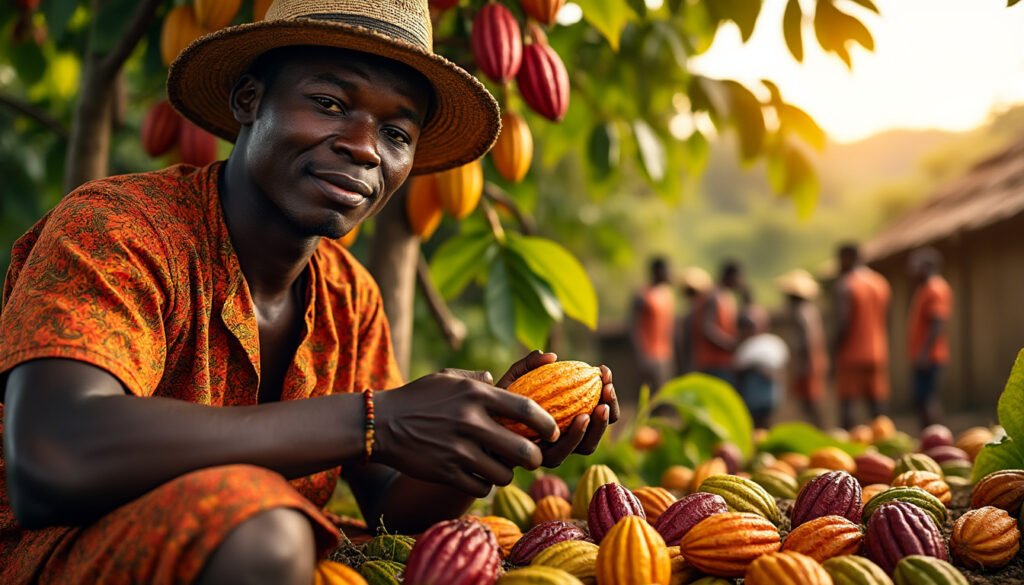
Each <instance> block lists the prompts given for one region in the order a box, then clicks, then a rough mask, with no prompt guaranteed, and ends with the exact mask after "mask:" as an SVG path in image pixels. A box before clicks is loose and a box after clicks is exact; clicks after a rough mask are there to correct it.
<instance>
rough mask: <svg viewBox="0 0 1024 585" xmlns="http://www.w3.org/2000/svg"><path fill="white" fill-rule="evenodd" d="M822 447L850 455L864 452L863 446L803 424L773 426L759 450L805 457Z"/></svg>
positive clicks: (793, 423) (792, 423)
mask: <svg viewBox="0 0 1024 585" xmlns="http://www.w3.org/2000/svg"><path fill="white" fill-rule="evenodd" d="M822 447H838V448H840V449H842V450H843V451H846V452H847V453H849V454H850V455H859V454H860V453H861V452H863V451H864V446H863V445H857V444H855V443H845V442H842V441H837V440H836V439H834V438H832V437H830V436H828V435H826V434H825V433H823V432H821V431H819V430H818V429H817V428H815V427H814V426H812V425H809V424H807V423H802V422H791V423H781V424H777V425H775V426H773V427H772V428H771V430H770V431H768V437H767V438H765V440H764V441H762V442H761V444H760V445H758V448H759V449H761V450H762V451H768V452H770V453H786V452H793V453H803V454H804V455H810V454H811V453H813V452H814V451H817V450H818V449H821V448H822Z"/></svg>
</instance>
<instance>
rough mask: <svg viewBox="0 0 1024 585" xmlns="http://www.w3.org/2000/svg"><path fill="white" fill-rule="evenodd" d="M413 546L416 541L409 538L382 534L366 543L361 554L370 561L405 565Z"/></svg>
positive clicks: (400, 535)
mask: <svg viewBox="0 0 1024 585" xmlns="http://www.w3.org/2000/svg"><path fill="white" fill-rule="evenodd" d="M415 544H416V541H415V540H413V538H412V537H411V536H405V535H402V534H382V535H380V536H377V537H375V538H373V539H372V540H370V542H367V543H366V545H365V546H364V547H363V554H364V555H366V556H368V557H370V558H371V559H378V560H384V561H397V562H399V563H405V562H406V561H408V560H409V553H411V552H412V547H413V545H415Z"/></svg>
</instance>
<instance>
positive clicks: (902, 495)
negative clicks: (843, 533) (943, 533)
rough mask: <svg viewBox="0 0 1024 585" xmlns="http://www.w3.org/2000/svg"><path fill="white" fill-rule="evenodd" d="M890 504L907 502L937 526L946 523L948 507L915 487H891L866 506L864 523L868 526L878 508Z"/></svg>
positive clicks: (940, 526)
mask: <svg viewBox="0 0 1024 585" xmlns="http://www.w3.org/2000/svg"><path fill="white" fill-rule="evenodd" d="M889 502H906V503H908V504H913V505H915V506H917V507H918V508H921V509H922V510H924V511H925V512H927V513H928V515H929V516H931V517H932V519H933V520H935V526H937V527H939V528H942V526H944V525H945V523H946V517H947V513H946V506H945V505H943V503H942V502H940V501H939V499H938V498H936V497H935V496H933V495H931V494H930V493H928V492H926V491H924V490H923V489H921V488H919V487H914V486H897V487H891V488H889V489H887V490H885V491H883V492H881V493H880V494H878V495H876V496H875V497H873V498H871V500H870V501H869V502H868V503H867V504H866V505H865V506H864V523H865V524H867V523H868V520H870V519H871V515H872V514H874V513H875V511H876V510H878V508H880V507H881V506H883V505H884V504H888V503H889Z"/></svg>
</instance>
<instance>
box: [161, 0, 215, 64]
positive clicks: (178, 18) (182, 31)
mask: <svg viewBox="0 0 1024 585" xmlns="http://www.w3.org/2000/svg"><path fill="white" fill-rule="evenodd" d="M206 32H207V31H206V29H204V28H203V27H201V26H199V22H198V21H197V20H196V14H195V12H193V10H192V5H191V4H183V5H181V6H177V7H175V8H172V9H171V11H170V12H168V13H167V16H166V17H164V23H163V28H162V29H161V31H160V57H161V58H162V59H163V61H164V65H166V66H168V67H170V65H171V63H172V62H173V61H174V59H175V58H177V57H178V53H180V52H182V50H184V49H185V47H187V46H188V45H189V43H191V42H192V41H194V40H196V39H198V38H199V37H201V36H203V35H204V34H206Z"/></svg>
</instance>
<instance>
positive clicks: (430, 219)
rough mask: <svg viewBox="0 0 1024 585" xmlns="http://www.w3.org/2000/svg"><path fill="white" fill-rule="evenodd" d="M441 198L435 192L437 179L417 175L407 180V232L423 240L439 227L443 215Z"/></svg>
mask: <svg viewBox="0 0 1024 585" xmlns="http://www.w3.org/2000/svg"><path fill="white" fill-rule="evenodd" d="M443 211H444V210H443V209H442V207H441V196H440V195H439V194H438V192H437V178H436V177H435V176H434V175H418V176H415V177H410V178H409V191H408V193H407V194H406V196H405V219H406V220H407V221H408V222H409V230H410V231H412V233H414V234H416V235H417V236H419V237H420V238H421V239H423V240H429V239H430V236H432V235H434V232H435V231H437V226H439V225H441V216H442V215H444V213H443Z"/></svg>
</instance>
